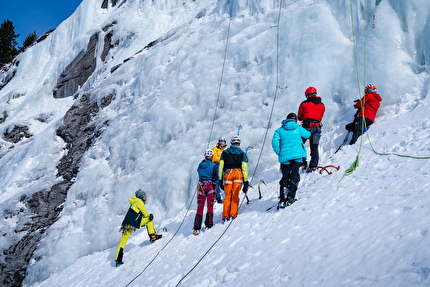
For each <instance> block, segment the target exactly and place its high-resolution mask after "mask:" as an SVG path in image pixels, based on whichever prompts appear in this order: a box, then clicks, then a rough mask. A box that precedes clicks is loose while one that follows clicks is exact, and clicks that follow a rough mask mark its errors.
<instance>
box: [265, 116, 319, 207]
mask: <svg viewBox="0 0 430 287" xmlns="http://www.w3.org/2000/svg"><path fill="white" fill-rule="evenodd" d="M297 120H298V119H297V115H296V114H295V113H289V114H288V116H287V118H286V119H285V120H283V121H282V127H280V128H279V129H277V130H276V131H275V134H274V135H273V138H272V148H273V150H274V151H275V153H276V155H277V156H278V160H279V162H280V163H281V172H282V178H281V180H280V181H279V185H280V191H279V198H280V200H279V203H278V209H279V208H285V206H286V205H290V204H292V203H294V202H295V201H296V199H295V197H296V191H297V186H298V184H299V181H300V174H299V168H300V166H301V165H302V159H303V158H304V159H305V160H306V149H305V145H304V144H303V139H308V138H309V137H310V136H311V133H310V132H308V131H307V130H306V129H304V128H302V127H301V126H299V125H298V124H297ZM285 196H286V197H285Z"/></svg>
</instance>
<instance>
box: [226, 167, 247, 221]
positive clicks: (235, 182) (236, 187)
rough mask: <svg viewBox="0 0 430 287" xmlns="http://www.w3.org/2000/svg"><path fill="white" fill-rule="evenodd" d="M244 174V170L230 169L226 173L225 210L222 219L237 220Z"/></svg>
mask: <svg viewBox="0 0 430 287" xmlns="http://www.w3.org/2000/svg"><path fill="white" fill-rule="evenodd" d="M242 183H243V174H242V170H240V169H238V168H236V169H229V170H227V171H226V172H225V173H224V193H225V199H224V210H223V212H222V219H225V218H227V219H230V217H233V218H236V216H237V209H238V207H239V202H240V199H239V193H240V189H241V188H242Z"/></svg>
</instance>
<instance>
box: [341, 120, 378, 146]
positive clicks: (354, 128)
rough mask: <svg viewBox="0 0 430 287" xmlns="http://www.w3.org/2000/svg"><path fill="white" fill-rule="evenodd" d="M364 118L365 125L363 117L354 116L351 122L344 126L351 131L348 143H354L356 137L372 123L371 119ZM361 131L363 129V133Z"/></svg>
mask: <svg viewBox="0 0 430 287" xmlns="http://www.w3.org/2000/svg"><path fill="white" fill-rule="evenodd" d="M364 119H365V121H366V126H364V125H363V117H356V118H355V119H354V121H353V122H352V123H349V124H347V125H346V126H345V128H346V129H347V130H348V131H350V132H353V134H352V138H351V141H350V142H349V144H350V145H353V144H355V142H356V141H357V140H358V138H359V137H360V136H361V135H362V134H363V133H365V132H366V131H367V130H368V129H369V126H370V125H371V124H373V122H372V120H371V119H368V118H364ZM361 131H363V133H362V132H361Z"/></svg>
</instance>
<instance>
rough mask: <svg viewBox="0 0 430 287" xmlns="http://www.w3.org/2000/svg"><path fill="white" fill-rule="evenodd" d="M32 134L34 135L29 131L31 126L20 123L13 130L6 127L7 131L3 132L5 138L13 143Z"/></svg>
mask: <svg viewBox="0 0 430 287" xmlns="http://www.w3.org/2000/svg"><path fill="white" fill-rule="evenodd" d="M32 136H33V135H32V134H30V133H29V128H28V127H27V126H18V125H15V126H14V127H13V129H12V130H11V131H9V129H6V131H5V132H4V133H3V139H4V140H6V141H8V142H11V143H17V142H19V141H20V140H22V139H23V138H24V137H25V138H30V137H32Z"/></svg>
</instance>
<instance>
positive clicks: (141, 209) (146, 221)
mask: <svg viewBox="0 0 430 287" xmlns="http://www.w3.org/2000/svg"><path fill="white" fill-rule="evenodd" d="M146 199H147V196H146V192H145V191H143V190H141V189H138V190H137V191H136V193H135V196H132V197H131V198H130V199H129V202H130V204H131V206H130V208H129V209H128V211H127V214H126V215H125V218H124V220H123V222H122V224H121V229H120V231H122V237H121V240H120V241H119V245H118V249H117V251H116V256H115V262H116V266H117V267H118V266H120V265H121V264H124V262H122V257H123V255H124V248H125V244H126V243H127V240H128V238H129V237H130V235H131V233H132V232H133V230H136V229H139V228H140V227H142V226H144V225H146V228H147V230H148V235H149V241H151V242H154V241H155V240H157V239H160V238H161V236H162V235H160V234H157V231H156V230H155V227H154V222H153V219H154V216H153V215H152V214H150V213H148V211H146V208H145V201H146Z"/></svg>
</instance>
